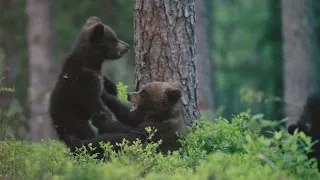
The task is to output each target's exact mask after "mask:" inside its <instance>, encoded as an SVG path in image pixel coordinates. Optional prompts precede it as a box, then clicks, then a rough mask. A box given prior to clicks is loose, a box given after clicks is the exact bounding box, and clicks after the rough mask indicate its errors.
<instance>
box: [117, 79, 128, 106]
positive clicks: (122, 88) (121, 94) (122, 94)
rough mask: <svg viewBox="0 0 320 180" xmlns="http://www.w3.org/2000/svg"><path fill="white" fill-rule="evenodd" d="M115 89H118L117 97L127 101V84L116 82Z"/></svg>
mask: <svg viewBox="0 0 320 180" xmlns="http://www.w3.org/2000/svg"><path fill="white" fill-rule="evenodd" d="M117 90H118V98H119V99H120V100H121V101H124V102H128V100H127V94H128V86H126V85H124V84H123V83H122V82H118V83H117Z"/></svg>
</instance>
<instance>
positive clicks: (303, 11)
mask: <svg viewBox="0 0 320 180" xmlns="http://www.w3.org/2000/svg"><path fill="white" fill-rule="evenodd" d="M315 8H316V3H315V0H282V9H283V10H282V28H283V29H282V32H283V40H284V43H283V46H284V47H283V54H284V99H285V101H286V102H288V103H289V104H291V105H286V106H285V114H286V116H288V118H289V120H288V122H287V125H290V124H292V123H295V122H296V121H297V120H298V118H299V116H300V114H301V112H302V108H303V105H304V103H305V101H306V98H307V96H308V95H309V94H310V93H313V92H314V91H316V90H317V66H318V65H317V61H318V46H317V38H316V37H317V35H316V20H315V16H316V15H315ZM292 104H294V105H292Z"/></svg>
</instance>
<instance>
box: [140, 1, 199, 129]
mask: <svg viewBox="0 0 320 180" xmlns="http://www.w3.org/2000/svg"><path fill="white" fill-rule="evenodd" d="M194 6H195V4H194V0H184V1H165V0H135V14H134V15H135V17H134V32H135V36H134V43H135V52H136V58H135V59H136V76H135V86H136V89H139V88H140V87H141V86H142V85H144V84H146V83H148V82H151V81H178V82H180V83H181V84H182V85H183V86H184V96H183V97H182V101H181V102H182V105H183V107H184V108H183V110H182V114H183V116H184V119H185V122H186V124H187V125H190V124H192V123H193V122H194V121H195V120H196V119H199V118H200V112H199V105H198V97H197V96H198V95H197V91H198V87H197V86H198V85H197V78H196V64H195V32H194V28H195V7H194Z"/></svg>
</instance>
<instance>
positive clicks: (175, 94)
mask: <svg viewBox="0 0 320 180" xmlns="http://www.w3.org/2000/svg"><path fill="white" fill-rule="evenodd" d="M165 94H166V96H167V99H168V101H169V102H172V103H175V102H177V101H179V100H180V98H181V97H182V91H181V89H178V88H167V89H166V91H165Z"/></svg>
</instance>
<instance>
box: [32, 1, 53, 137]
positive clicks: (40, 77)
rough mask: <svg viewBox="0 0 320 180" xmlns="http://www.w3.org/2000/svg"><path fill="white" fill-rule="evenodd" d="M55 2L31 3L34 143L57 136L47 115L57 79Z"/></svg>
mask: <svg viewBox="0 0 320 180" xmlns="http://www.w3.org/2000/svg"><path fill="white" fill-rule="evenodd" d="M52 2H53V0H28V2H27V15H28V29H27V34H28V50H29V67H30V73H29V97H30V102H31V104H30V111H31V112H30V117H29V118H30V119H29V128H30V139H31V141H39V140H41V139H46V138H53V137H54V133H53V129H52V127H51V123H50V122H51V121H50V119H49V116H48V113H47V112H48V111H47V110H48V100H49V99H48V97H49V93H50V91H51V90H52V88H53V85H54V82H55V78H56V74H55V63H54V62H55V61H54V60H55V58H54V53H53V42H54V41H53V27H52V25H53V19H52Z"/></svg>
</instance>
